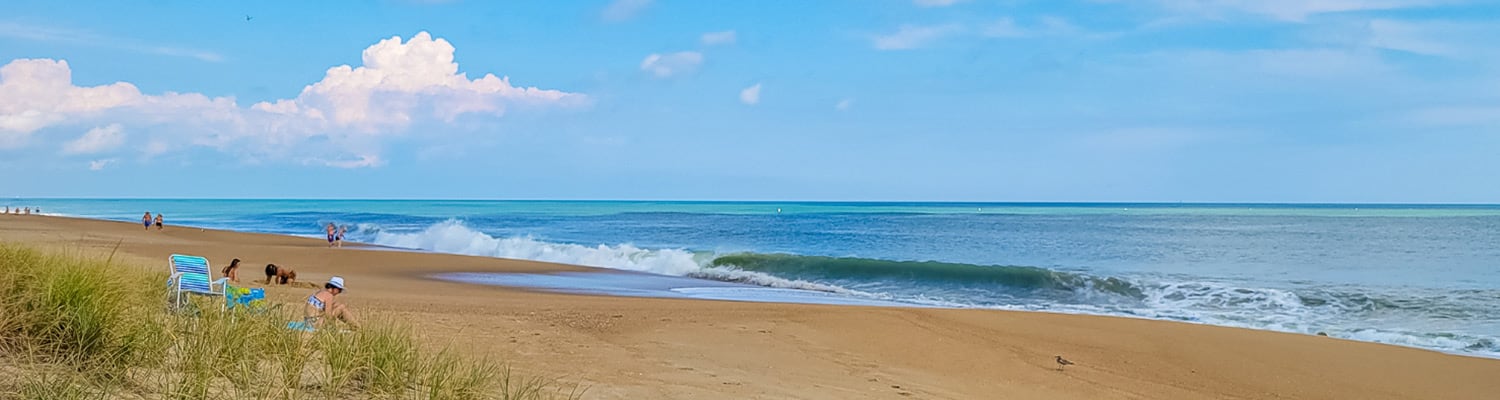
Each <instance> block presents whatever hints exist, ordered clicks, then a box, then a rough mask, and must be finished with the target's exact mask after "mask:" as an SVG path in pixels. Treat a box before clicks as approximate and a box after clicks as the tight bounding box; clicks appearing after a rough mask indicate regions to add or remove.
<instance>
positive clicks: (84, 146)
mask: <svg viewBox="0 0 1500 400" xmlns="http://www.w3.org/2000/svg"><path fill="white" fill-rule="evenodd" d="M122 144H125V128H124V127H123V126H120V124H109V125H108V126H101V127H98V128H94V129H89V131H88V133H85V134H84V135H83V136H82V137H79V138H78V139H77V140H74V141H71V142H68V143H67V144H64V145H63V154H95V153H102V152H106V151H111V150H114V149H115V148H118V147H120V145H122Z"/></svg>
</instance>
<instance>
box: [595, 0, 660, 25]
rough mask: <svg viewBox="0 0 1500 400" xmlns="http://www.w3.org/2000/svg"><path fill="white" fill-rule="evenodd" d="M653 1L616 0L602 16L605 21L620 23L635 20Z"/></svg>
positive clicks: (606, 8)
mask: <svg viewBox="0 0 1500 400" xmlns="http://www.w3.org/2000/svg"><path fill="white" fill-rule="evenodd" d="M651 3H652V0H614V1H613V2H610V3H609V5H608V6H605V7H604V11H603V12H602V13H601V14H600V16H602V17H603V18H604V20H605V21H610V22H620V21H625V20H629V19H631V18H635V17H636V16H637V15H640V13H641V11H645V10H646V8H647V7H650V6H651Z"/></svg>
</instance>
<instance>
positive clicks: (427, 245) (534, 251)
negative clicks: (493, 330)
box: [358, 220, 873, 296]
mask: <svg viewBox="0 0 1500 400" xmlns="http://www.w3.org/2000/svg"><path fill="white" fill-rule="evenodd" d="M358 227H359V229H360V230H362V231H364V232H375V233H374V239H373V242H374V243H375V244H378V245H382V246H391V247H400V248H407V249H418V250H428V251H436V252H441V253H454V254H466V255H474V256H485V257H499V258H514V259H522V260H532V261H545V262H554V263H561V264H572V265H584V266H590V267H599V268H611V269H621V270H629V271H638V272H650V273H654V274H662V275H673V276H686V277H692V278H701V279H710V280H716V281H725V282H739V283H747V284H752V285H759V286H767V287H778V288H787V289H801V290H814V291H819V292H828V293H838V294H846V295H854V296H873V295H870V294H867V293H863V292H859V291H855V290H849V289H845V288H842V287H838V286H834V285H826V284H821V283H816V282H808V281H804V280H794V279H785V278H780V277H776V276H772V275H769V274H765V273H760V272H755V271H745V270H740V269H737V268H729V267H706V266H704V265H702V264H701V263H700V262H699V261H698V259H696V258H695V257H694V255H693V253H692V252H689V251H686V250H680V249H642V248H639V247H636V246H633V245H630V244H616V245H604V244H600V245H596V246H585V245H580V244H570V243H552V242H546V241H541V240H537V239H535V238H531V237H508V238H497V237H494V236H490V235H489V234H486V233H484V232H480V231H477V230H474V229H473V228H470V227H468V226H466V225H464V223H463V222H462V221H458V220H448V221H445V222H442V223H438V224H436V225H432V226H429V227H427V228H426V229H424V230H422V231H419V232H413V233H390V232H385V231H383V230H381V229H380V227H378V226H373V225H369V224H359V225H358Z"/></svg>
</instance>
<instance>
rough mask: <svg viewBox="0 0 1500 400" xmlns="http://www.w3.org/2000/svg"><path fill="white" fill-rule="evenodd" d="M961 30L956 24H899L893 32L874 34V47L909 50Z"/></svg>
mask: <svg viewBox="0 0 1500 400" xmlns="http://www.w3.org/2000/svg"><path fill="white" fill-rule="evenodd" d="M962 31H963V27H962V26H960V25H957V24H947V25H934V26H919V25H901V27H900V28H897V29H896V32H894V33H891V34H889V35H876V36H875V37H874V38H873V41H874V46H875V48H876V49H879V50H909V49H915V48H920V47H923V46H926V45H927V44H929V43H932V42H934V41H936V40H938V39H942V38H944V37H948V36H952V35H955V34H958V33H961V32H962Z"/></svg>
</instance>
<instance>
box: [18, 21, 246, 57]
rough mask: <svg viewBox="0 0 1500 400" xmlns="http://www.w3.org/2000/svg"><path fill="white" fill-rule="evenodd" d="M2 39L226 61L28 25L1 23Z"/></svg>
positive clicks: (187, 51)
mask: <svg viewBox="0 0 1500 400" xmlns="http://www.w3.org/2000/svg"><path fill="white" fill-rule="evenodd" d="M0 37H8V38H12V39H21V40H30V41H38V42H49V43H66V44H74V45H83V46H97V47H107V48H113V49H120V50H125V51H130V52H135V53H142V54H157V55H164V56H172V57H186V58H193V59H198V60H201V61H208V62H222V61H224V56H223V55H220V54H219V53H215V52H212V51H206V50H199V49H192V48H185V47H176V46H170V45H163V44H153V43H146V42H142V41H139V40H135V39H130V38H124V37H118V36H109V35H101V34H97V33H93V32H89V31H84V30H76V29H66V28H58V27H48V26H37V25H27V24H21V23H16V22H3V21H0Z"/></svg>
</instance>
